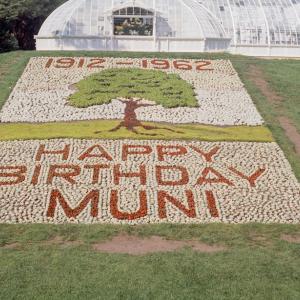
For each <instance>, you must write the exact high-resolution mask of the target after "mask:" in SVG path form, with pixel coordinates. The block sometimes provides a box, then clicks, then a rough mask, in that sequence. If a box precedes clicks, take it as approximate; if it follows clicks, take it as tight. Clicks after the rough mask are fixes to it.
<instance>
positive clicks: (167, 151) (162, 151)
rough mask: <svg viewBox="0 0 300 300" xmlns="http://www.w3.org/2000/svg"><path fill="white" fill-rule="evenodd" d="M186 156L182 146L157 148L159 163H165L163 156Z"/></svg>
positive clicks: (185, 150)
mask: <svg viewBox="0 0 300 300" xmlns="http://www.w3.org/2000/svg"><path fill="white" fill-rule="evenodd" d="M185 154H187V149H186V148H185V147H183V146H160V145H158V146H157V155H158V160H159V161H165V156H179V155H185Z"/></svg>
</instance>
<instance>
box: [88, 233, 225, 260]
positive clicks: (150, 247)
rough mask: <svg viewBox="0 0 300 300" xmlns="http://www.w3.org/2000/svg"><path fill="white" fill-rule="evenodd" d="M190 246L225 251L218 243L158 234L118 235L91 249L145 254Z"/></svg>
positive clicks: (211, 251) (213, 251)
mask: <svg viewBox="0 0 300 300" xmlns="http://www.w3.org/2000/svg"><path fill="white" fill-rule="evenodd" d="M185 247H190V248H191V249H193V250H194V251H197V252H202V253H215V252H220V251H225V250H226V248H225V247H223V246H219V245H208V244H204V243H201V242H199V241H172V240H166V239H164V238H162V237H159V236H151V237H149V238H139V237H137V236H129V235H125V234H123V235H118V236H116V237H114V238H113V239H112V240H111V241H106V242H103V243H98V244H94V245H93V249H94V250H95V251H99V252H106V253H124V254H130V255H145V254H150V253H156V252H170V251H176V250H180V249H183V248H185Z"/></svg>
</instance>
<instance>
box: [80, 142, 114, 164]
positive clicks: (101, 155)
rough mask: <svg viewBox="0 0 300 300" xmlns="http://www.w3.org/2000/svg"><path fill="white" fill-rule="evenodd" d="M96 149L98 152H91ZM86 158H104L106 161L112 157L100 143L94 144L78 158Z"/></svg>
mask: <svg viewBox="0 0 300 300" xmlns="http://www.w3.org/2000/svg"><path fill="white" fill-rule="evenodd" d="M95 149H97V152H98V153H93V151H94V150H95ZM86 158H105V159H106V160H108V161H112V160H113V159H112V157H111V155H110V154H109V153H107V152H106V150H105V149H104V148H103V147H102V146H100V145H94V146H92V147H90V148H89V149H87V150H86V151H85V152H84V153H83V154H81V155H80V156H79V158H78V159H79V160H85V159H86Z"/></svg>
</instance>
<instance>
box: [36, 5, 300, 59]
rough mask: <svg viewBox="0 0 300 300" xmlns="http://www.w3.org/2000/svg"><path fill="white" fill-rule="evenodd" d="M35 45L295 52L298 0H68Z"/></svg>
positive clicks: (299, 35)
mask: <svg viewBox="0 0 300 300" xmlns="http://www.w3.org/2000/svg"><path fill="white" fill-rule="evenodd" d="M36 46H37V50H111V51H114V50H117V51H123V50H124V51H158V52H216V51H228V52H231V53H237V54H246V55H255V56H294V57H299V56H300V0H202V1H200V0H69V1H67V2H66V3H65V4H63V5H62V6H60V7H59V8H57V9H56V10H55V11H54V12H53V13H52V14H51V15H50V16H49V17H48V18H47V20H46V21H45V22H44V24H43V25H42V27H41V29H40V31H39V33H38V35H37V36H36Z"/></svg>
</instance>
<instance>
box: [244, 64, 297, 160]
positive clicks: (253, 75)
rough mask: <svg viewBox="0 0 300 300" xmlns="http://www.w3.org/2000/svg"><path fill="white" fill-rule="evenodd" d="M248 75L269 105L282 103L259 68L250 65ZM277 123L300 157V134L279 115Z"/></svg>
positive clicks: (281, 99) (289, 122)
mask: <svg viewBox="0 0 300 300" xmlns="http://www.w3.org/2000/svg"><path fill="white" fill-rule="evenodd" d="M249 75H250V76H249V77H250V79H251V80H252V81H253V82H254V83H255V85H256V86H257V87H258V88H259V89H260V91H261V92H262V94H263V95H264V96H265V97H266V98H267V100H268V101H269V102H270V103H271V104H273V105H276V106H278V105H280V103H282V102H283V101H284V99H283V98H282V97H281V96H279V95H278V94H277V93H276V92H274V91H273V90H272V89H271V87H270V86H269V84H268V82H267V81H266V79H265V75H264V73H263V72H262V70H261V69H260V68H258V67H257V66H254V65H251V66H250V71H249ZM278 122H279V123H280V125H281V127H282V128H283V129H284V131H285V134H286V136H287V137H288V138H289V140H290V141H291V142H292V143H293V144H294V147H295V151H296V153H297V154H298V155H299V156H300V133H299V132H298V131H297V128H296V127H295V125H294V124H293V123H292V121H291V120H289V119H288V118H287V117H285V116H283V115H280V114H279V116H278Z"/></svg>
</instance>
